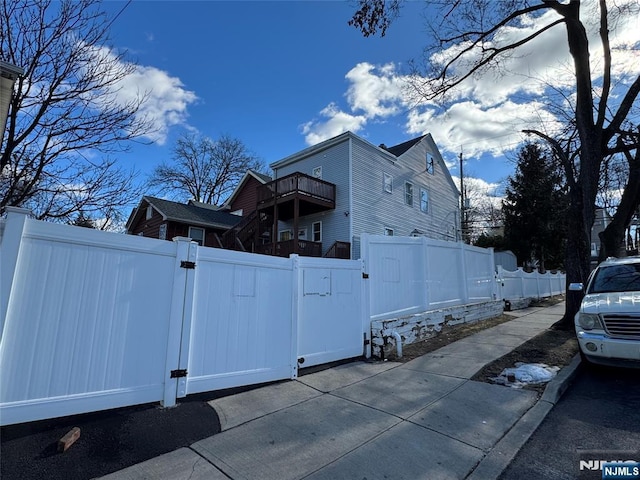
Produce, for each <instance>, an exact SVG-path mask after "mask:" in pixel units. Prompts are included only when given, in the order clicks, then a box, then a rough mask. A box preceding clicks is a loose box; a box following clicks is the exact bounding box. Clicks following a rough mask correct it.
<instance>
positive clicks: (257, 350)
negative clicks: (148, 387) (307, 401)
mask: <svg viewBox="0 0 640 480" xmlns="http://www.w3.org/2000/svg"><path fill="white" fill-rule="evenodd" d="M292 264H293V262H292V261H291V259H288V258H278V257H269V256H266V255H254V254H249V253H242V252H233V251H229V250H221V249H215V248H198V258H197V260H196V268H195V271H196V290H195V296H194V306H193V317H192V318H193V320H192V324H191V332H190V338H191V343H190V351H189V361H188V377H187V392H186V393H196V392H204V391H209V390H218V389H223V388H229V387H234V386H239V385H249V384H253V383H260V382H267V381H271V380H281V379H285V378H293V377H295V375H296V367H295V362H296V357H295V356H296V352H295V342H294V339H295V338H296V323H295V317H294V314H295V312H294V309H293V307H292V305H293V292H294V284H293V269H292Z"/></svg>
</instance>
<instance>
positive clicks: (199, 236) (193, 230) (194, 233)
mask: <svg viewBox="0 0 640 480" xmlns="http://www.w3.org/2000/svg"><path fill="white" fill-rule="evenodd" d="M189 238H190V239H191V240H193V241H194V242H198V245H200V246H202V245H204V228H198V227H189Z"/></svg>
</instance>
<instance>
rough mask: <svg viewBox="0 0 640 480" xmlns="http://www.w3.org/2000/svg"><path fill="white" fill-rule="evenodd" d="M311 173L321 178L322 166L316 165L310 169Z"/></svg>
mask: <svg viewBox="0 0 640 480" xmlns="http://www.w3.org/2000/svg"><path fill="white" fill-rule="evenodd" d="M311 175H312V176H314V177H315V178H319V179H320V180H322V167H316V168H314V169H313V170H312V172H311Z"/></svg>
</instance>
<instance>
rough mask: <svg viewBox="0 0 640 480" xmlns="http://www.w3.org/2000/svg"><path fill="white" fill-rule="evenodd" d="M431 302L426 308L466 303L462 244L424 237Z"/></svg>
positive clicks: (426, 271) (426, 272)
mask: <svg viewBox="0 0 640 480" xmlns="http://www.w3.org/2000/svg"><path fill="white" fill-rule="evenodd" d="M422 248H424V249H426V256H427V269H426V270H425V271H423V272H422V275H425V276H426V280H427V285H428V295H429V297H428V298H429V302H428V304H427V306H426V308H424V309H423V311H424V310H428V309H437V308H444V307H449V306H452V305H462V304H463V303H465V297H466V292H465V276H464V270H463V262H464V259H463V256H462V255H463V251H462V249H461V248H460V244H458V243H454V242H444V241H438V240H431V239H424V241H423V247H422Z"/></svg>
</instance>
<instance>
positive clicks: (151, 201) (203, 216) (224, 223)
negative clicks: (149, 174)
mask: <svg viewBox="0 0 640 480" xmlns="http://www.w3.org/2000/svg"><path fill="white" fill-rule="evenodd" d="M197 203H199V202H197ZM147 205H151V206H152V207H153V208H154V209H155V210H156V211H158V212H159V213H160V214H161V215H162V217H163V219H164V220H171V221H174V222H181V223H188V224H191V225H197V226H201V227H213V228H221V229H229V228H231V227H233V226H234V225H236V224H237V223H238V222H240V221H241V220H242V217H239V216H238V215H232V214H230V213H228V212H221V211H219V210H214V209H213V208H211V207H200V206H198V205H196V204H192V203H188V204H185V203H178V202H172V201H171V200H164V199H162V198H156V197H149V196H144V197H142V200H140V204H139V205H138V207H137V208H136V209H135V210H134V211H133V212H132V214H131V216H130V217H129V220H128V221H127V230H129V229H130V228H131V226H132V225H133V224H134V222H135V221H136V220H137V218H138V217H139V216H141V215H144V210H145V208H146V206H147Z"/></svg>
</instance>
